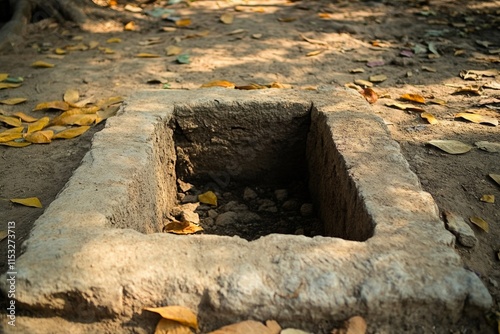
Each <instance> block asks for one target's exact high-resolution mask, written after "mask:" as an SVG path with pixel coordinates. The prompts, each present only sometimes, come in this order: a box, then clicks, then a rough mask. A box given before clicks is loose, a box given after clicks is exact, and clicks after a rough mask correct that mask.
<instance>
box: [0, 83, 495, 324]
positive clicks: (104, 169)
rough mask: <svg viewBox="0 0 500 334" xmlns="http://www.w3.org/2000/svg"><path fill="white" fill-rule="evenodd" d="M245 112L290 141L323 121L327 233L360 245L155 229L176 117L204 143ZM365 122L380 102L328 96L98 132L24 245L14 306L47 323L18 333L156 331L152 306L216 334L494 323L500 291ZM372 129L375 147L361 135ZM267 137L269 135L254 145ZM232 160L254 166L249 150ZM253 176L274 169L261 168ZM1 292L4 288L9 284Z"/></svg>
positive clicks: (248, 100) (182, 100) (161, 106)
mask: <svg viewBox="0 0 500 334" xmlns="http://www.w3.org/2000/svg"><path fill="white" fill-rule="evenodd" d="M178 106H180V107H178ZM236 106H241V107H242V108H241V109H242V110H243V111H244V112H245V113H248V114H249V115H252V114H254V115H257V114H259V113H261V116H262V114H265V113H266V112H270V113H271V114H270V116H269V117H270V119H269V121H271V126H272V127H276V128H277V130H278V128H279V130H280V131H282V135H286V136H289V135H293V134H297V133H298V132H294V131H295V130H297V129H298V128H297V127H299V128H300V127H302V126H303V125H304V124H308V123H309V120H308V117H309V116H308V111H312V115H311V121H310V124H311V131H310V133H309V136H308V137H309V138H308V140H307V147H308V164H309V168H310V170H311V173H310V174H311V188H312V189H313V194H316V196H315V198H314V200H315V208H317V209H318V212H319V214H320V215H321V218H322V219H323V221H324V223H325V227H327V233H328V235H338V236H343V237H346V238H349V239H352V240H360V241H361V240H362V241H363V242H360V241H350V240H344V239H340V238H332V237H322V236H318V237H314V238H308V237H305V236H300V235H297V236H295V235H277V234H272V235H268V236H265V237H262V238H260V239H258V240H255V241H252V242H248V241H246V240H243V239H241V238H239V237H223V236H215V235H191V236H177V235H171V234H163V233H155V232H158V231H159V229H160V227H161V221H162V216H163V214H165V213H166V212H168V210H169V208H171V207H172V206H173V205H174V202H175V198H176V178H175V173H173V170H174V165H175V160H176V158H175V152H174V144H173V142H172V138H173V137H174V134H173V132H172V131H171V130H170V127H169V124H172V123H175V122H176V121H178V124H177V125H175V126H176V127H177V128H178V129H179V128H181V129H182V130H183V131H184V135H186V136H188V135H191V136H192V135H193V132H194V131H198V130H196V128H193V127H192V124H194V123H192V122H191V121H188V120H189V119H190V117H191V118H192V117H194V118H196V120H197V121H199V122H201V123H199V124H202V122H203V119H204V118H203V117H205V116H207V115H210V113H214V112H215V110H219V109H220V110H222V111H223V112H224V113H225V114H224V115H225V117H228V118H229V120H230V122H229V123H228V125H229V127H228V130H227V131H230V130H229V128H231V127H234V126H236V127H237V126H238V125H237V124H238V122H237V120H238V117H237V115H236V114H235V113H237V112H238V110H239V109H238V108H237V107H236ZM288 108H291V110H292V111H290V114H288V118H289V116H290V115H295V116H296V117H298V118H297V119H296V120H295V123H294V124H295V125H296V127H295V130H293V131H292V132H286V131H285V132H286V133H284V132H283V129H282V128H284V127H283V126H281V127H280V126H278V125H279V122H280V121H283V120H286V119H287V115H286V113H287V110H289V109H288ZM269 110H270V111H269ZM276 110H279V111H276ZM364 111H369V106H368V105H367V104H365V103H364V102H363V101H362V100H361V99H360V98H359V96H357V95H355V94H354V93H352V92H351V91H347V90H343V89H340V90H335V89H331V88H325V89H322V90H320V91H318V92H305V91H304V92H300V91H293V90H271V89H269V90H262V91H251V92H239V91H233V90H224V89H210V90H203V94H200V93H199V92H196V91H186V92H184V91H146V92H141V93H138V94H137V95H135V97H133V98H131V99H130V101H128V102H127V103H126V104H125V105H124V107H123V108H122V110H121V112H120V114H119V116H117V117H115V118H112V119H110V120H109V121H108V124H107V125H106V128H105V129H104V130H103V131H102V132H100V133H98V134H97V135H96V136H95V138H94V141H93V147H92V149H91V150H90V151H89V153H88V154H87V155H86V156H85V158H84V159H83V162H82V165H81V166H80V168H79V169H78V170H77V171H75V173H74V175H73V177H72V178H71V180H70V181H69V182H68V184H67V186H66V187H65V189H64V190H63V191H62V192H61V193H60V194H59V196H58V198H57V199H56V200H55V201H54V202H53V203H52V204H51V205H50V206H49V208H48V209H47V210H46V211H45V213H44V214H43V215H42V216H41V217H40V218H39V219H38V220H37V222H36V223H35V228H34V229H33V231H32V235H31V237H30V238H29V239H28V240H27V241H26V242H25V243H24V245H23V248H24V250H25V252H24V254H23V255H22V256H20V257H19V258H18V260H17V293H16V298H17V301H18V303H19V304H22V305H23V307H24V308H25V309H27V310H28V311H30V312H31V314H35V315H36V316H37V317H39V318H40V319H31V320H29V321H26V322H25V323H24V324H22V326H24V329H21V330H25V332H32V333H36V332H37V331H36V328H37V327H36V326H37V321H39V322H50V319H51V318H52V317H62V318H65V319H70V320H72V321H73V323H71V325H69V326H68V328H73V329H72V332H74V333H79V332H81V333H84V332H92V331H93V329H94V328H96V327H94V326H95V324H96V322H101V323H102V324H109V326H110V332H114V333H120V332H122V333H132V332H134V333H149V332H151V331H152V329H153V328H154V325H155V323H156V321H157V320H158V317H156V316H154V315H151V314H149V312H144V311H143V310H142V309H143V307H147V306H163V305H184V306H187V307H190V308H192V309H194V310H196V311H197V312H198V315H199V321H200V324H201V326H202V330H203V331H207V330H210V329H213V328H216V327H219V326H221V325H226V324H228V323H232V322H235V321H238V320H246V319H256V320H266V319H274V320H276V321H278V322H279V323H280V325H282V326H283V327H284V328H286V327H294V328H301V329H304V330H308V331H311V332H314V333H326V332H328V331H329V330H331V328H333V324H334V323H338V322H339V321H343V320H345V319H348V318H350V317H351V316H354V315H362V316H363V317H364V318H365V319H366V320H367V323H368V326H369V330H370V331H372V332H373V331H375V330H376V331H378V332H380V333H401V332H405V333H421V332H423V331H422V328H424V329H425V328H428V329H431V328H432V327H433V326H437V328H438V329H439V328H442V329H443V332H444V329H446V327H447V325H449V324H450V323H452V322H455V321H457V320H458V319H459V318H461V317H474V316H476V315H477V314H478V312H483V310H485V309H487V308H489V307H490V305H491V303H492V299H491V296H489V294H488V292H487V290H486V288H485V287H484V286H483V284H482V283H481V281H480V280H479V278H478V277H477V276H476V275H475V274H474V273H472V272H469V271H467V270H465V269H464V268H463V267H462V264H461V260H460V257H459V256H458V255H457V254H456V253H455V252H454V250H453V248H452V246H453V243H454V237H453V235H452V234H450V233H449V232H448V231H446V230H445V228H444V226H443V223H442V222H441V221H440V219H439V216H438V213H437V210H436V206H435V203H434V201H433V199H432V197H431V196H430V195H429V194H428V193H425V192H423V191H422V189H421V188H420V185H419V182H418V179H417V177H416V176H415V175H414V174H413V173H412V172H411V171H410V169H409V167H408V164H407V162H406V160H405V159H404V158H403V156H402V155H401V153H400V149H399V145H398V144H397V143H395V142H394V141H392V140H391V139H390V137H389V135H388V132H387V129H386V127H385V125H384V124H383V122H382V121H381V119H379V118H378V117H376V116H374V115H371V114H369V113H366V112H364ZM201 112H203V113H204V115H199V113H201ZM177 113H178V114H177ZM282 113H283V114H282ZM174 114H175V117H174ZM197 115H198V116H197ZM177 116H179V117H180V118H177ZM295 116H294V117H295ZM214 117H215V118H216V119H217V120H222V118H217V117H218V116H214ZM246 117H247V118H246V119H245V120H244V122H245V124H246V125H245V129H247V126H248V127H250V125H252V127H255V128H256V129H257V130H255V131H260V130H258V129H259V126H262V125H263V124H265V122H266V121H267V120H266V121H264V120H262V119H251V116H246ZM255 117H257V116H255ZM174 118H175V120H174ZM207 124H209V123H207ZM360 127H363V128H364V130H363V131H362V132H361V133H367V134H368V135H367V136H364V137H360V136H359V135H358V129H359V128H360ZM178 129H177V130H178ZM248 129H249V128H248ZM208 130H209V128H207V129H203V131H202V133H203V135H206V140H207V142H216V143H222V141H220V139H222V140H223V139H224V138H223V137H221V136H220V133H206V134H205V131H208ZM233 130H235V131H243V130H242V129H238V128H235V129H233ZM200 131H201V129H200ZM245 131H247V130H245ZM248 131H250V130H248ZM179 135H180V134H179V133H177V136H179ZM200 135H201V134H200ZM260 135H262V134H260ZM253 136H257V137H253ZM299 137H300V136H299ZM212 138H219V139H217V140H215V141H212V140H211V139H212ZM257 138H259V133H255V134H253V135H252V136H249V137H248V141H249V142H252V143H253V140H257ZM276 138H277V137H276ZM295 139H297V140H304V149H305V147H306V145H305V138H295ZM235 140H236V141H237V139H235ZM184 144H185V143H184ZM299 144H300V143H299ZM220 145H221V146H220V147H219V148H218V149H220V148H221V147H223V144H220ZM231 145H232V144H231ZM266 145H270V142H269V141H267V142H266V143H265V144H262V145H260V143H259V145H258V146H256V150H260V149H264V148H265V146H266ZM184 147H185V150H186V151H189V150H192V149H193V148H192V147H189V146H188V145H185V146H184ZM281 148H283V147H281ZM233 149H234V150H235V149H236V148H235V147H233V146H231V148H230V150H233ZM284 149H287V147H284ZM181 151H182V150H181ZM214 152H218V151H214ZM214 152H212V153H214ZM177 153H179V150H177ZM180 153H182V152H180ZM261 153H262V152H261ZM290 153H293V152H290ZM228 154H229V153H228ZM231 154H237V157H238V159H239V158H241V159H244V160H243V163H247V162H248V161H247V160H246V157H245V156H244V155H242V154H241V152H240V153H238V152H232V153H231ZM262 154H263V155H262V157H264V158H266V159H268V162H276V163H278V161H277V160H275V159H274V158H272V157H271V156H269V155H267V153H262ZM189 157H190V156H182V154H181V156H180V157H179V159H184V160H182V161H183V168H184V169H186V168H187V170H189V168H197V167H196V166H198V165H197V164H196V163H193V161H191V160H189V159H188V158H189ZM186 159H188V160H186ZM200 159H204V158H200ZM215 160H218V159H215ZM189 161H191V163H192V164H191V165H190V163H189ZM293 161H296V160H295V158H292V159H291V160H289V161H288V162H293ZM217 163H222V161H218V162H217ZM253 166H254V167H256V168H261V167H262V168H264V169H266V170H267V167H266V166H265V165H262V164H261V162H255V163H253ZM212 167H213V166H212ZM216 167H217V168H218V167H219V166H216ZM208 169H210V168H208ZM208 169H207V170H206V171H208ZM193 170H194V169H193ZM291 170H293V168H290V170H289V171H291ZM252 173H254V172H252V171H251V172H250V173H248V174H247V175H244V176H251V175H250V174H252ZM219 217H220V216H219ZM219 217H218V218H219ZM0 287H1V289H2V290H3V292H4V293H5V290H6V288H7V285H6V279H5V276H4V277H2V278H0ZM4 324H5V323H4ZM30 324H31V325H30ZM440 326H441V327H440ZM82 328H83V329H82ZM101 328H102V327H101ZM429 331H430V330H429ZM53 332H54V333H66V332H67V328H54V331H53ZM424 332H425V330H424Z"/></svg>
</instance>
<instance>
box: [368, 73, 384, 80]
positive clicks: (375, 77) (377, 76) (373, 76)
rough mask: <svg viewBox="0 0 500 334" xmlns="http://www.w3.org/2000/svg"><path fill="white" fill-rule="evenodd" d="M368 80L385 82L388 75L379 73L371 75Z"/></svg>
mask: <svg viewBox="0 0 500 334" xmlns="http://www.w3.org/2000/svg"><path fill="white" fill-rule="evenodd" d="M368 80H370V81H371V82H383V81H385V80H387V76H386V75H383V74H378V75H371V76H370V77H369V78H368Z"/></svg>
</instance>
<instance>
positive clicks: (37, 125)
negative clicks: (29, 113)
mask: <svg viewBox="0 0 500 334" xmlns="http://www.w3.org/2000/svg"><path fill="white" fill-rule="evenodd" d="M49 122H50V118H48V117H42V118H40V119H39V120H38V121H36V122H33V123H31V124H29V125H28V130H27V131H26V133H32V132H36V131H40V130H42V129H43V128H45V127H46V126H47V125H49Z"/></svg>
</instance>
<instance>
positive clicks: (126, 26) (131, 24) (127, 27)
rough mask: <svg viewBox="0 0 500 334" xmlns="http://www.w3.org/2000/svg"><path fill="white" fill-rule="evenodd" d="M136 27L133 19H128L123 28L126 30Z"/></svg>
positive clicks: (132, 29)
mask: <svg viewBox="0 0 500 334" xmlns="http://www.w3.org/2000/svg"><path fill="white" fill-rule="evenodd" d="M135 28H136V26H135V22H134V21H130V22H128V23H127V24H126V25H125V26H124V27H123V29H124V30H126V31H134V30H135Z"/></svg>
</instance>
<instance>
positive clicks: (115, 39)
mask: <svg viewBox="0 0 500 334" xmlns="http://www.w3.org/2000/svg"><path fill="white" fill-rule="evenodd" d="M121 42H122V39H121V38H118V37H112V38H110V39H108V40H107V41H106V43H109V44H111V43H121Z"/></svg>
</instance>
